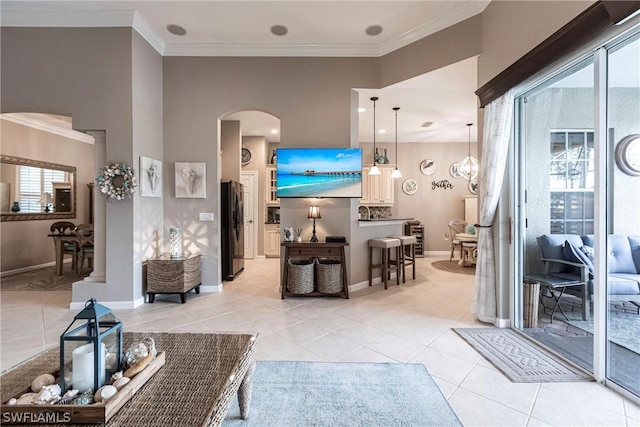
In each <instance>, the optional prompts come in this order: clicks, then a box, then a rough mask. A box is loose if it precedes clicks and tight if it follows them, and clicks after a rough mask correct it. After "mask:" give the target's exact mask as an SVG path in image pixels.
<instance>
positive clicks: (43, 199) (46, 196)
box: [40, 193, 53, 205]
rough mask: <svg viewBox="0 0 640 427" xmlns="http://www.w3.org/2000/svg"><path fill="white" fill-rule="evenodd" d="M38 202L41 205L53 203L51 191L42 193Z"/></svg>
mask: <svg viewBox="0 0 640 427" xmlns="http://www.w3.org/2000/svg"><path fill="white" fill-rule="evenodd" d="M40 203H41V204H43V205H46V204H49V203H53V197H51V193H42V195H41V196H40Z"/></svg>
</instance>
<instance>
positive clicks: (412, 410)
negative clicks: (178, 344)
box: [223, 361, 462, 427]
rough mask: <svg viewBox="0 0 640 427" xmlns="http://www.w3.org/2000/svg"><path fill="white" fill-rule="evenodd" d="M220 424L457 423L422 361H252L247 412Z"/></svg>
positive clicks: (235, 412) (345, 426) (232, 412)
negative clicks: (254, 365) (420, 362)
mask: <svg viewBox="0 0 640 427" xmlns="http://www.w3.org/2000/svg"><path fill="white" fill-rule="evenodd" d="M235 400H237V399H234V403H233V405H232V406H231V408H230V409H229V412H228V414H227V418H226V419H225V421H224V423H223V426H225V427H230V426H244V427H248V426H260V427H276V426H277V427H289V426H300V427H306V426H326V427H329V426H330V427H350V426H353V427H361V426H367V427H371V426H407V427H409V426H460V425H462V424H461V423H460V421H459V420H458V417H457V416H456V414H455V413H454V412H453V410H452V409H451V407H450V406H449V404H448V403H447V400H446V399H445V398H444V396H443V395H442V393H441V392H440V389H439V388H438V386H437V385H436V384H435V382H434V381H433V379H432V378H431V376H430V375H429V373H428V372H427V369H426V368H425V367H424V365H422V364H401V363H328V362H263V361H259V362H257V368H256V371H255V373H254V375H253V394H252V399H251V406H250V409H249V418H248V419H247V420H241V419H240V409H239V408H238V404H237V402H235Z"/></svg>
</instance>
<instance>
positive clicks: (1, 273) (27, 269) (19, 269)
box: [0, 259, 71, 277]
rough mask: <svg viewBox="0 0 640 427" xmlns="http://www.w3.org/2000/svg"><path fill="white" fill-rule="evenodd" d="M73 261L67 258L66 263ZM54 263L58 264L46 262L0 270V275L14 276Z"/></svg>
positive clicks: (53, 263) (53, 262)
mask: <svg viewBox="0 0 640 427" xmlns="http://www.w3.org/2000/svg"><path fill="white" fill-rule="evenodd" d="M68 262H71V260H70V259H67V260H66V261H65V263H68ZM52 265H56V262H55V261H51V262H45V263H44V264H39V265H30V266H29V267H22V268H16V269H15V270H8V271H3V272H0V277H5V276H12V275H14V274H20V273H26V272H27V271H32V270H38V269H40V268H45V267H51V266H52Z"/></svg>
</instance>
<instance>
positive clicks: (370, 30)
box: [364, 25, 382, 36]
mask: <svg viewBox="0 0 640 427" xmlns="http://www.w3.org/2000/svg"><path fill="white" fill-rule="evenodd" d="M364 32H365V33H366V34H367V35H368V36H377V35H380V33H382V26H381V25H369V26H368V27H367V29H366V30H364Z"/></svg>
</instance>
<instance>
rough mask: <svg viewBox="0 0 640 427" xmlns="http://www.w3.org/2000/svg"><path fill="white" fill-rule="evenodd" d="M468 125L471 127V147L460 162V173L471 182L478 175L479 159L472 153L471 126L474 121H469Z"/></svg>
mask: <svg viewBox="0 0 640 427" xmlns="http://www.w3.org/2000/svg"><path fill="white" fill-rule="evenodd" d="M467 126H468V127H469V148H468V151H467V157H465V158H464V159H462V160H461V161H460V162H459V163H458V173H459V174H460V176H461V177H462V178H464V179H465V180H466V181H469V182H471V181H473V180H474V179H476V178H477V177H478V160H477V159H476V158H475V157H473V156H472V155H471V126H473V123H467Z"/></svg>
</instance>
